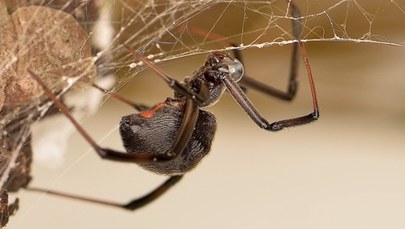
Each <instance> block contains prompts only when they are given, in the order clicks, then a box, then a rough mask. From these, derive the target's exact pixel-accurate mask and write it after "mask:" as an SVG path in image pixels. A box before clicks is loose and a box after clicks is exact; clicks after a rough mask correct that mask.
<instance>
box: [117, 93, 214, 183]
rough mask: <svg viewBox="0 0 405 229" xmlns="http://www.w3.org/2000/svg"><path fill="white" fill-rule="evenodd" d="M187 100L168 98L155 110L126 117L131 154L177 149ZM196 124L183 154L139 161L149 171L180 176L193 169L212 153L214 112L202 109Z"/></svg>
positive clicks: (124, 129) (126, 145)
mask: <svg viewBox="0 0 405 229" xmlns="http://www.w3.org/2000/svg"><path fill="white" fill-rule="evenodd" d="M184 104H185V100H182V99H167V100H166V101H165V102H164V103H160V104H157V105H156V106H154V107H153V108H152V109H150V110H148V111H144V112H141V113H138V114H132V115H128V116H124V117H123V118H122V120H121V123H120V133H121V137H122V140H123V144H124V148H125V150H126V151H127V152H128V153H148V154H151V155H168V154H170V153H172V152H171V150H172V149H173V145H174V144H175V140H176V137H177V135H178V131H179V128H180V125H181V122H182V119H183V108H184ZM198 112H199V113H198V119H197V123H196V126H195V128H194V130H193V133H192V136H191V138H190V140H189V141H188V143H187V146H186V147H185V149H184V150H183V152H181V154H180V155H178V156H175V155H173V156H174V158H173V159H172V160H168V161H162V162H155V161H152V162H139V163H137V164H138V165H140V166H141V167H143V168H144V169H146V170H149V171H152V172H155V173H158V174H164V175H180V174H184V173H186V172H188V171H190V170H191V169H193V168H194V167H195V166H196V165H197V164H198V162H199V161H200V160H201V159H202V158H203V157H204V156H205V155H207V154H208V152H209V151H210V148H211V143H212V140H213V138H214V134H215V131H216V121H215V117H214V116H213V114H211V113H210V112H207V111H204V110H199V111H198Z"/></svg>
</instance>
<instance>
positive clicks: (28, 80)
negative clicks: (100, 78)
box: [0, 6, 96, 108]
mask: <svg viewBox="0 0 405 229" xmlns="http://www.w3.org/2000/svg"><path fill="white" fill-rule="evenodd" d="M1 12H2V13H1V14H2V15H1V17H0V20H1V21H0V30H1V35H0V36H1V39H0V58H1V60H2V65H1V66H2V70H1V78H0V85H1V86H0V108H1V107H3V106H15V105H24V104H28V103H30V104H32V103H33V102H34V101H35V99H38V98H39V97H40V96H41V95H42V94H43V93H42V89H41V88H40V87H39V86H38V85H37V83H36V82H35V81H34V80H33V79H32V77H31V76H30V75H29V73H28V71H27V69H30V70H31V71H34V72H36V73H37V74H38V75H39V76H40V77H41V78H42V80H43V81H44V82H45V83H46V84H47V85H48V86H49V87H50V88H51V89H52V90H53V91H55V92H59V91H61V90H62V89H63V88H64V87H66V85H67V84H66V80H63V78H64V77H66V78H69V77H80V82H89V81H91V80H92V79H93V78H94V77H95V74H96V68H95V65H94V63H93V59H92V56H91V48H90V45H89V43H88V42H87V40H88V35H87V34H86V32H85V31H84V30H83V29H82V27H81V26H80V25H79V23H78V22H77V21H76V20H75V19H74V18H73V17H72V16H71V15H70V14H67V13H65V12H63V11H59V10H54V9H51V8H48V7H41V6H29V7H20V8H18V9H17V10H16V11H14V12H13V13H12V14H11V15H7V14H6V13H7V10H6V9H5V8H3V9H1ZM39 101H40V100H37V101H36V102H34V103H37V102H39Z"/></svg>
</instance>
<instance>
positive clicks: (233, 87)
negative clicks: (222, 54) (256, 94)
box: [223, 42, 319, 131]
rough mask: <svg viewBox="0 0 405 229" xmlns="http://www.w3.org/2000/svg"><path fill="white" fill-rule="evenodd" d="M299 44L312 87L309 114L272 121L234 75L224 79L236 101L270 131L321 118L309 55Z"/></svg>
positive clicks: (259, 124) (258, 123)
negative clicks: (261, 111) (253, 102)
mask: <svg viewBox="0 0 405 229" xmlns="http://www.w3.org/2000/svg"><path fill="white" fill-rule="evenodd" d="M298 46H299V48H300V50H301V53H302V56H303V59H304V62H305V67H306V69H307V74H308V80H309V85H310V88H311V96H312V106H313V112H311V113H310V114H308V115H304V116H300V117H296V118H291V119H285V120H280V121H276V122H273V123H270V122H269V121H267V120H266V119H265V118H264V117H263V116H262V115H261V114H260V113H259V111H258V110H257V109H256V108H255V107H254V105H253V104H252V102H251V101H250V100H249V99H248V98H247V96H246V94H245V93H244V92H243V91H242V89H241V88H240V87H239V85H238V84H237V82H235V80H234V79H233V77H231V76H230V75H229V74H228V75H226V76H225V77H224V78H223V81H224V83H225V85H226V88H227V90H228V92H229V93H230V94H231V95H232V97H233V98H234V99H235V100H236V102H237V103H238V104H239V105H240V106H241V107H242V109H243V110H244V111H245V112H246V113H247V114H248V115H249V117H250V118H251V119H252V120H253V121H254V122H255V123H256V124H257V125H258V126H259V127H261V128H263V129H266V130H269V131H279V130H281V129H283V128H285V127H291V126H299V125H303V124H307V123H310V122H313V121H315V120H317V119H318V118H319V106H318V100H317V97H316V91H315V84H314V80H313V77H312V71H311V67H310V64H309V59H308V55H307V53H306V50H305V47H304V45H303V44H302V43H301V42H299V43H298Z"/></svg>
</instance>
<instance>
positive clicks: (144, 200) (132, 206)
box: [26, 176, 183, 211]
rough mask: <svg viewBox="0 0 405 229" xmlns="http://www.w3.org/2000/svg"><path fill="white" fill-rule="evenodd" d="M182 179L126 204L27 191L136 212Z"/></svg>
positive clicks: (176, 178)
mask: <svg viewBox="0 0 405 229" xmlns="http://www.w3.org/2000/svg"><path fill="white" fill-rule="evenodd" d="M182 177H183V176H171V177H169V178H168V179H167V180H166V181H165V182H163V183H162V184H161V185H159V186H158V187H156V188H155V189H154V190H152V191H151V192H149V193H147V194H146V195H144V196H141V197H139V198H136V199H133V200H130V201H128V202H127V203H124V204H122V203H118V202H112V201H106V200H100V199H94V198H89V197H83V196H78V195H76V194H69V193H65V192H58V191H53V190H48V189H44V188H35V187H27V188H26V189H27V190H29V191H34V192H41V193H47V194H51V195H55V196H61V197H65V198H69V199H73V200H80V201H85V202H89V203H95V204H101V205H104V206H110V207H118V208H123V209H126V210H131V211H134V210H136V209H138V208H141V207H143V206H145V205H147V204H149V203H151V202H152V201H154V200H156V199H157V198H159V197H160V196H162V195H163V194H164V193H165V192H166V191H168V190H169V189H170V188H171V187H172V186H174V185H175V184H176V183H177V182H179V181H180V179H181V178H182Z"/></svg>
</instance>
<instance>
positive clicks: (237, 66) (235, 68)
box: [228, 59, 245, 82]
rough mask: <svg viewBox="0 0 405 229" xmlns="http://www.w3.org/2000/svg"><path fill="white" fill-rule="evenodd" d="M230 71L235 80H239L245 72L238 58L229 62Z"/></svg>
mask: <svg viewBox="0 0 405 229" xmlns="http://www.w3.org/2000/svg"><path fill="white" fill-rule="evenodd" d="M228 71H229V75H230V76H231V77H232V79H233V80H234V81H235V82H238V81H239V80H240V79H241V78H242V76H243V74H244V72H245V70H244V68H243V65H242V63H241V62H240V61H239V60H237V59H234V61H233V63H230V64H228Z"/></svg>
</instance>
